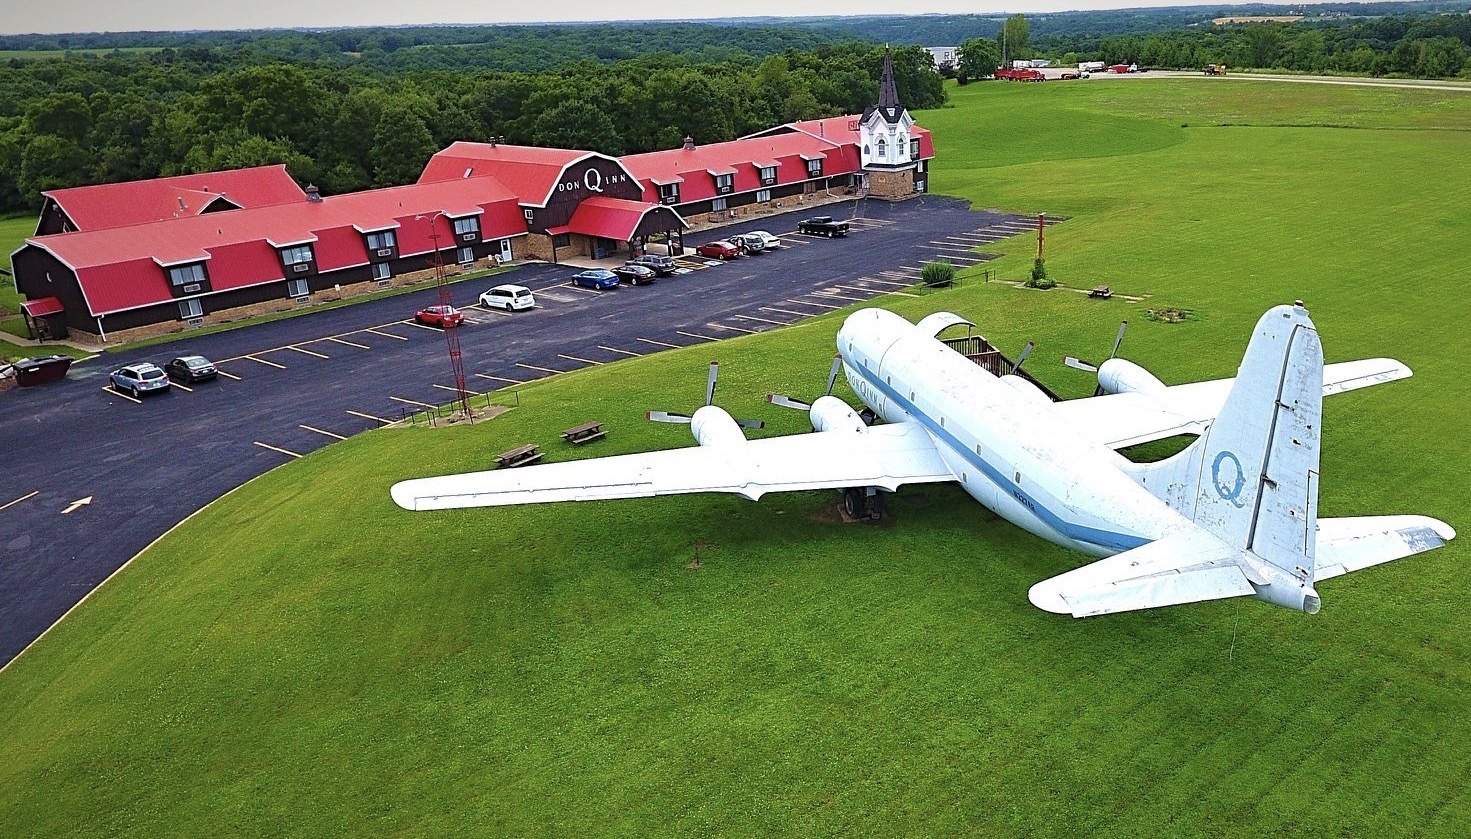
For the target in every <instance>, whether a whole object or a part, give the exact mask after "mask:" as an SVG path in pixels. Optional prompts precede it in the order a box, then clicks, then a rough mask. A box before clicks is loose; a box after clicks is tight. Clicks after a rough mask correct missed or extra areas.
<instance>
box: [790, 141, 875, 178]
mask: <svg viewBox="0 0 1471 839" xmlns="http://www.w3.org/2000/svg"><path fill="white" fill-rule="evenodd" d="M879 153H880V154H882V153H883V151H882V147H880V151H879ZM807 177H809V178H820V177H822V158H820V157H819V158H816V159H815V160H809V161H807Z"/></svg>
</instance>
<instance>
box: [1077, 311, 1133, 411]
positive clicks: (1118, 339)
mask: <svg viewBox="0 0 1471 839" xmlns="http://www.w3.org/2000/svg"><path fill="white" fill-rule="evenodd" d="M1128 328H1129V322H1128V321H1120V322H1119V334H1118V335H1117V336H1115V337H1114V339H1113V350H1112V351H1111V352H1110V353H1109V354H1108V359H1105V361H1107V360H1111V359H1114V358H1117V357H1118V354H1119V345H1121V344H1123V343H1124V332H1125V330H1127V329H1128ZM1062 363H1063V364H1066V365H1067V366H1069V367H1071V368H1073V369H1075V370H1086V371H1088V372H1089V373H1097V372H1098V367H1099V365H1097V364H1093V363H1091V362H1088V361H1084V360H1083V359H1081V358H1074V357H1073V356H1066V357H1065V358H1063V360H1062ZM1093 395H1094V396H1101V395H1103V385H1102V384H1100V385H1099V386H1098V387H1096V388H1094V389H1093Z"/></svg>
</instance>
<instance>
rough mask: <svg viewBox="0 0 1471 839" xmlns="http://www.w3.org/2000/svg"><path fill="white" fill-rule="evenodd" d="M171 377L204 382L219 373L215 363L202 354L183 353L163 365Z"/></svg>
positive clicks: (185, 380) (182, 380)
mask: <svg viewBox="0 0 1471 839" xmlns="http://www.w3.org/2000/svg"><path fill="white" fill-rule="evenodd" d="M163 371H164V372H165V373H168V374H169V378H170V379H178V380H179V381H181V382H190V383H193V382H204V381H208V380H210V379H213V378H214V377H215V376H218V375H219V371H218V370H216V369H215V366H214V364H212V363H210V360H209V359H207V358H205V357H204V356H202V355H181V356H179V357H178V358H176V359H174V360H173V361H170V362H169V363H168V364H165V365H164V366H163Z"/></svg>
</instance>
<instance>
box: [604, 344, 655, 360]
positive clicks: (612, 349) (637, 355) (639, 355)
mask: <svg viewBox="0 0 1471 839" xmlns="http://www.w3.org/2000/svg"><path fill="white" fill-rule="evenodd" d="M598 349H600V350H607V351H608V352H616V353H622V354H624V355H631V356H633V357H634V358H643V357H644V354H643V353H641V352H634V351H633V350H620V349H618V348H617V347H605V346H603V345H602V344H598Z"/></svg>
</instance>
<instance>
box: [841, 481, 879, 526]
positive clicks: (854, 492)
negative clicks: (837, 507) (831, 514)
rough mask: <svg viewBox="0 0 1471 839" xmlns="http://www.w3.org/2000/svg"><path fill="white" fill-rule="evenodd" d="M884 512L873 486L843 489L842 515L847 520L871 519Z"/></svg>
mask: <svg viewBox="0 0 1471 839" xmlns="http://www.w3.org/2000/svg"><path fill="white" fill-rule="evenodd" d="M883 514H884V505H883V504H882V503H881V502H880V501H879V491H878V489H877V488H875V487H848V488H847V489H845V490H843V517H844V518H846V519H847V520H848V521H873V520H876V519H878V518H880V517H882V516H883Z"/></svg>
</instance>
